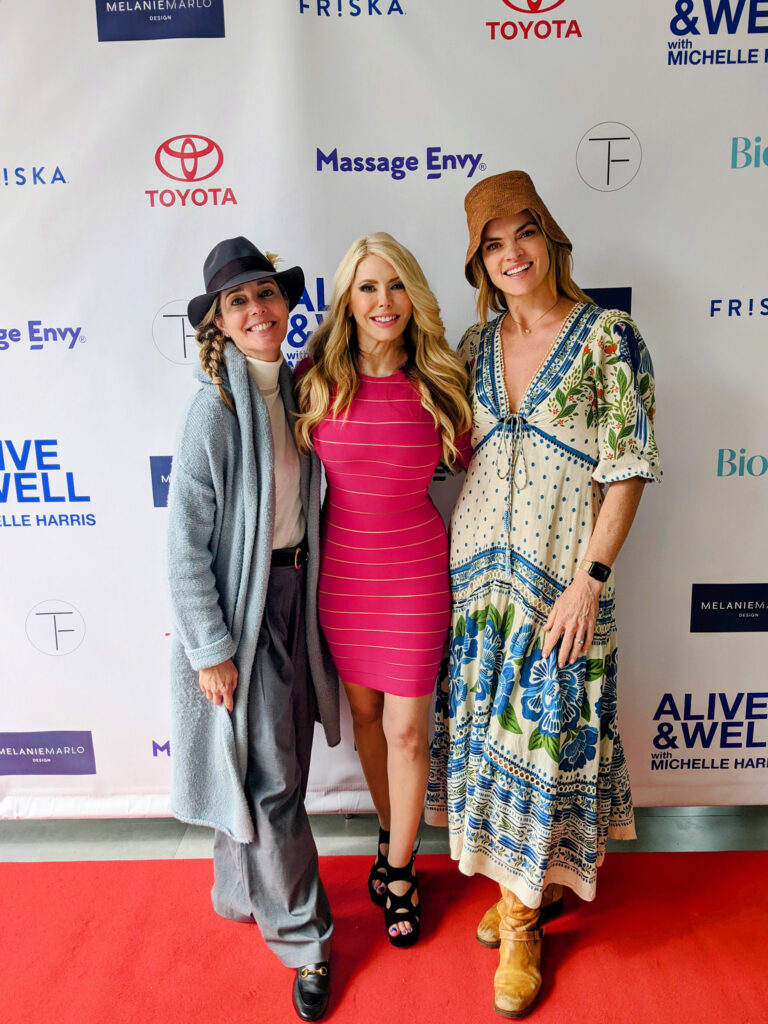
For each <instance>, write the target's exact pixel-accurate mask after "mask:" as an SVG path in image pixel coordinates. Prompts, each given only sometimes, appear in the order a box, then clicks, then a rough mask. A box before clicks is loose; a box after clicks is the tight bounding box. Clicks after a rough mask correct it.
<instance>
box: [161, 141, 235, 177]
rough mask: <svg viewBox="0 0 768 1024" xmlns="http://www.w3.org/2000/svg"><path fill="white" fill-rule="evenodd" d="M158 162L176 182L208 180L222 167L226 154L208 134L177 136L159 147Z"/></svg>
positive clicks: (164, 172)
mask: <svg viewBox="0 0 768 1024" xmlns="http://www.w3.org/2000/svg"><path fill="white" fill-rule="evenodd" d="M155 163H156V164H157V169H158V170H159V171H162V172H163V174H164V175H165V176H166V177H167V178H173V180H174V181H205V179H206V178H212V177H213V175H214V174H215V173H216V172H217V171H218V170H219V169H220V168H221V165H222V164H223V163H224V154H223V153H222V151H221V146H217V145H216V143H215V142H214V141H213V140H212V139H206V137H205V136H204V135H174V137H173V138H172V139H166V140H165V142H163V143H162V144H161V145H160V146H158V147H157V152H156V153H155Z"/></svg>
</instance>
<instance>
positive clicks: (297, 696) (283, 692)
mask: <svg viewBox="0 0 768 1024" xmlns="http://www.w3.org/2000/svg"><path fill="white" fill-rule="evenodd" d="M304 585H305V570H304V569H299V570H296V569H294V568H293V566H286V567H282V566H281V567H273V568H272V570H271V572H270V576H269V586H268V588H267V603H266V607H265V609H264V618H263V621H262V625H261V631H260V633H259V641H258V649H257V651H256V660H255V662H254V666H253V675H252V677H251V685H250V689H249V694H248V770H247V773H246V778H245V793H246V798H247V800H248V804H249V806H250V809H251V813H252V815H253V821H254V825H255V828H256V840H255V842H253V843H236V842H235V841H234V840H232V839H230V838H229V836H227V835H225V834H224V833H223V832H218V831H217V832H216V835H215V839H214V844H213V864H214V878H215V881H214V884H213V890H212V892H211V897H212V899H213V906H214V909H215V910H216V912H217V913H218V914H221V915H222V917H228V918H231V919H232V920H235V921H252V920H255V921H256V923H257V924H258V926H259V928H260V930H261V933H262V935H263V936H264V940H265V941H266V943H267V945H268V946H269V948H270V949H271V950H272V951H273V953H275V954H276V955H277V956H278V957H279V959H280V960H281V961H282V962H283V963H284V964H285V966H286V967H302V966H303V965H304V964H311V963H316V962H317V961H319V960H328V959H329V958H330V948H331V932H332V931H333V920H332V918H331V910H330V907H329V905H328V898H327V896H326V894H325V889H324V888H323V884H322V882H321V881H320V875H319V873H318V863H317V847H316V846H315V841H314V838H313V836H312V832H311V830H310V827H309V819H308V817H307V812H306V810H305V808H304V796H305V793H306V789H307V778H308V775H309V759H310V754H311V752H312V739H313V736H314V727H315V695H314V691H313V690H312V685H311V683H310V682H309V678H308V665H307V651H306V637H305V629H304Z"/></svg>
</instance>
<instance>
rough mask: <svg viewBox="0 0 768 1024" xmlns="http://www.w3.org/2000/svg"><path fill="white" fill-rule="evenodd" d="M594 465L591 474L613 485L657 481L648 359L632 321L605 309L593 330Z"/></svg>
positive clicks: (650, 371)
mask: <svg viewBox="0 0 768 1024" xmlns="http://www.w3.org/2000/svg"><path fill="white" fill-rule="evenodd" d="M591 340H592V341H593V343H594V359H595V376H594V384H595V398H596V406H595V415H596V419H597V435H598V455H597V458H598V464H597V467H596V468H595V471H594V473H593V477H594V479H595V480H597V481H598V483H613V482H615V481H617V480H627V479H629V477H632V476H639V477H642V478H643V479H645V480H660V479H661V461H660V459H659V450H658V448H657V447H656V439H655V437H654V434H653V418H654V414H655V412H656V404H655V390H654V380H653V363H652V362H651V357H650V354H649V352H648V349H647V348H646V347H645V342H644V341H643V339H642V337H641V335H640V332H639V331H638V329H637V327H636V325H635V324H634V322H633V321H632V319H631V318H630V317H629V316H628V315H627V314H626V313H622V312H620V311H619V310H608V311H607V312H606V313H604V314H603V316H601V317H600V319H599V320H598V322H597V325H596V333H593V335H592V339H591Z"/></svg>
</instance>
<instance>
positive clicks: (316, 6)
mask: <svg viewBox="0 0 768 1024" xmlns="http://www.w3.org/2000/svg"><path fill="white" fill-rule="evenodd" d="M403 4H404V0H299V14H310V15H315V16H316V17H318V18H343V17H350V18H360V17H366V16H367V17H375V16H376V15H380V16H385V15H390V14H405V9H404V7H403Z"/></svg>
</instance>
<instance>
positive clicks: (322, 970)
mask: <svg viewBox="0 0 768 1024" xmlns="http://www.w3.org/2000/svg"><path fill="white" fill-rule="evenodd" d="M330 984H331V971H330V968H329V966H328V961H327V960H321V961H320V963H317V964H305V965H304V966H303V967H299V969H298V970H297V971H296V980H295V981H294V983H293V1005H294V1008H295V1010H296V1013H298V1015H299V1017H301V1019H302V1020H320V1018H321V1017H322V1016H323V1014H324V1013H325V1011H326V1009H327V1007H328V992H329V990H330Z"/></svg>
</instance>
